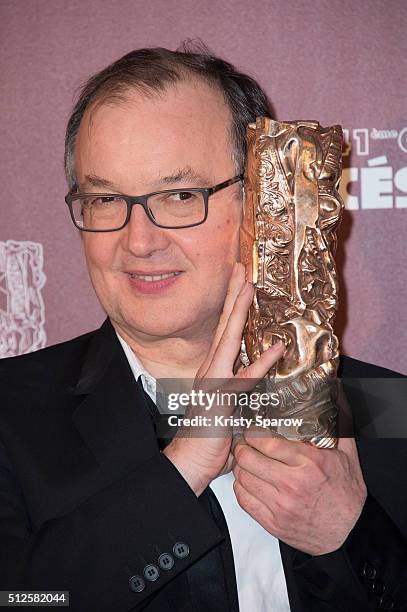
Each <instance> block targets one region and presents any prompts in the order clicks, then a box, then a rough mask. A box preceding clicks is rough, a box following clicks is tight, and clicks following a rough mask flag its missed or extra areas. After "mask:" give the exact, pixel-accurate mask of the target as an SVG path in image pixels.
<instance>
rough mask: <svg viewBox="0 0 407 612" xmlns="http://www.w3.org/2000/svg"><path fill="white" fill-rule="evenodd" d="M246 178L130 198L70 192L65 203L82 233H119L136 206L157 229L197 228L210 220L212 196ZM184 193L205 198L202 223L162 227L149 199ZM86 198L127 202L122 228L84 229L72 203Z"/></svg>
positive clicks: (117, 195)
mask: <svg viewBox="0 0 407 612" xmlns="http://www.w3.org/2000/svg"><path fill="white" fill-rule="evenodd" d="M243 178H244V174H238V175H236V176H234V177H233V178H231V179H229V180H227V181H223V182H222V183H218V184H217V185H214V186H213V187H191V188H188V187H186V188H184V189H165V190H164V191H153V192H152V193H146V194H145V195H140V196H128V195H123V194H120V193H72V192H69V193H68V194H67V195H66V196H65V202H66V204H67V205H68V208H69V212H70V214H71V219H72V221H73V224H74V225H75V227H77V228H78V229H79V230H80V231H81V232H118V231H120V230H121V229H123V228H124V227H125V226H126V225H127V224H128V222H129V221H130V216H131V211H132V209H133V206H135V205H136V204H140V206H142V207H143V208H144V211H145V213H146V215H147V217H148V218H149V219H150V221H151V222H152V223H153V224H154V225H156V226H157V227H161V228H163V229H183V228H186V227H195V226H196V225H201V224H202V223H205V221H206V219H207V218H208V200H209V196H211V195H212V194H214V193H216V192H217V191H220V190H221V189H225V187H229V185H233V184H234V183H237V182H238V181H243ZM180 192H181V193H182V192H186V193H190V192H191V193H197V192H198V193H202V194H203V197H204V205H205V216H204V218H203V219H202V221H198V222H197V223H192V224H188V225H174V226H168V225H160V224H159V223H157V222H156V221H155V220H154V219H153V216H152V214H151V211H150V209H149V208H148V206H147V200H148V198H150V197H151V196H154V195H160V194H162V193H180ZM85 197H104V198H113V197H115V198H121V199H122V200H125V202H126V204H127V215H126V219H125V221H124V223H123V224H122V225H121V226H120V227H116V228H115V229H103V230H95V229H86V228H84V227H80V226H79V225H78V224H77V222H76V221H75V217H74V214H73V209H72V202H73V201H74V200H77V199H78V198H85Z"/></svg>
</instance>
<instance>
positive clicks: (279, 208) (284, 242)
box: [241, 117, 343, 448]
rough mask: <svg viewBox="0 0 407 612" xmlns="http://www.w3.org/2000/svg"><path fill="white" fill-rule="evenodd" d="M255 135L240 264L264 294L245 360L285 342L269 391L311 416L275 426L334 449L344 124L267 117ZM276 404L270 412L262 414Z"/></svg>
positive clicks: (256, 305)
mask: <svg viewBox="0 0 407 612" xmlns="http://www.w3.org/2000/svg"><path fill="white" fill-rule="evenodd" d="M247 135H248V159H247V168H246V177H245V193H246V195H245V209H244V219H243V224H242V229H241V261H242V262H243V263H244V264H246V265H248V266H249V270H250V272H251V276H252V281H253V283H254V285H255V296H254V300H253V304H252V306H251V308H250V312H249V317H248V322H247V324H246V328H245V333H244V343H243V351H242V360H243V362H244V361H245V360H246V364H247V363H248V362H252V361H253V360H255V359H256V358H257V357H258V356H259V355H260V354H261V353H262V352H263V351H265V350H266V349H267V348H268V347H269V346H271V345H272V344H273V343H275V342H276V341H277V340H278V339H281V340H283V342H284V344H285V346H286V352H285V354H284V356H283V357H282V358H281V359H280V360H279V362H278V363H277V365H276V366H274V367H273V368H272V369H271V370H270V372H269V373H268V375H267V377H266V381H265V384H266V390H267V391H268V392H273V393H278V397H279V405H278V407H277V408H275V407H274V408H272V411H273V412H272V417H273V418H279V419H280V421H285V422H288V419H302V424H301V425H298V424H297V425H292V424H290V425H285V424H282V425H278V426H277V427H275V428H274V431H276V432H277V433H279V434H281V435H283V436H285V437H287V438H291V439H297V440H298V439H300V440H305V441H308V442H310V443H311V444H314V445H316V446H319V447H324V448H330V447H334V446H335V445H336V442H337V429H336V427H337V386H336V382H337V381H336V372H337V367H338V359H339V350H338V339H337V337H336V336H335V335H334V333H333V318H334V314H335V310H336V309H337V305H338V286H337V279H336V271H335V262H334V253H335V250H336V235H335V231H336V228H337V226H338V224H339V221H340V218H341V214H342V210H343V203H342V201H341V198H340V196H339V194H338V191H337V186H338V182H339V178H340V175H341V158H342V130H341V128H340V126H338V125H334V126H332V127H328V128H322V127H321V126H320V125H319V123H318V122H316V121H293V122H282V121H273V120H272V119H269V118H266V117H259V118H258V119H257V121H256V123H255V124H254V123H253V124H250V125H249V126H248V130H247ZM250 272H249V274H250ZM249 280H250V276H249ZM263 382H264V381H263ZM269 410H270V409H269V408H267V409H263V416H269V415H268V413H267V411H269ZM286 419H287V420H286ZM292 422H293V421H291V423H292ZM298 422H299V421H297V423H298Z"/></svg>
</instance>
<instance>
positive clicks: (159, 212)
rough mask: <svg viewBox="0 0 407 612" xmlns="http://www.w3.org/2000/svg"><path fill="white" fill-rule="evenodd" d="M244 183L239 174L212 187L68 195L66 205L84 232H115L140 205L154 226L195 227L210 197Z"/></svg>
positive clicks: (76, 223)
mask: <svg viewBox="0 0 407 612" xmlns="http://www.w3.org/2000/svg"><path fill="white" fill-rule="evenodd" d="M242 180H243V174H239V175H238V176H235V177H233V178H231V179H229V180H228V181H224V182H223V183H219V184H218V185H215V186H214V187H203V188H195V187H193V188H191V189H166V190H165V191H155V192H153V193H147V194H146V195H141V196H126V195H119V194H115V193H69V194H68V195H67V196H66V197H65V202H66V203H67V204H68V206H69V211H70V213H71V217H72V221H73V222H74V224H75V226H76V227H77V228H78V229H80V230H81V231H83V232H116V231H118V230H121V229H123V227H124V226H125V225H126V224H127V223H128V222H129V220H130V215H131V210H132V208H133V206H135V205H136V204H140V206H142V207H143V208H144V210H145V212H146V214H147V216H148V218H149V219H150V221H151V222H152V223H154V225H157V227H163V228H166V229H179V228H183V227H194V226H195V225H200V224H201V223H203V222H204V221H206V219H207V217H208V199H209V196H210V195H212V194H213V193H216V192H217V191H220V190H221V189H225V187H229V185H233V184H234V183H237V182H238V181H242Z"/></svg>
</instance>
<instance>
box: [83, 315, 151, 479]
mask: <svg viewBox="0 0 407 612" xmlns="http://www.w3.org/2000/svg"><path fill="white" fill-rule="evenodd" d="M74 395H75V396H78V400H79V404H78V405H77V407H76V409H75V410H74V412H73V415H72V420H73V424H74V426H75V428H76V429H77V430H78V432H79V433H80V435H81V436H82V438H83V440H84V442H85V443H86V445H87V446H88V448H89V449H90V451H91V452H92V454H93V456H94V457H95V459H96V461H97V463H98V464H99V467H101V468H102V470H103V472H104V473H105V475H106V476H107V477H108V478H109V480H110V479H116V478H117V477H120V476H124V475H125V474H126V473H129V472H130V471H132V470H135V469H136V468H137V466H138V465H140V464H141V463H144V462H145V461H147V460H148V459H149V458H152V457H153V456H154V455H155V454H156V453H158V452H159V447H158V442H157V439H156V436H155V432H154V426H153V422H152V419H151V416H150V412H149V409H148V406H147V403H146V399H145V394H144V391H143V389H142V388H141V386H140V385H139V384H138V383H137V381H136V380H135V379H134V376H133V373H132V371H131V368H130V366H129V363H128V361H127V358H126V356H125V354H124V352H123V349H122V347H121V346H120V342H119V340H118V338H117V335H116V332H115V330H114V328H113V326H112V324H111V323H110V320H109V319H106V321H105V322H104V323H103V325H102V327H101V328H100V329H99V330H97V331H96V332H95V333H94V335H93V336H92V338H91V340H90V344H89V346H88V348H87V350H86V352H85V356H84V359H83V362H82V367H81V369H80V375H79V378H78V382H77V384H76V386H75V388H74Z"/></svg>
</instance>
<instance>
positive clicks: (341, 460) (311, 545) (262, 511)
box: [233, 431, 367, 555]
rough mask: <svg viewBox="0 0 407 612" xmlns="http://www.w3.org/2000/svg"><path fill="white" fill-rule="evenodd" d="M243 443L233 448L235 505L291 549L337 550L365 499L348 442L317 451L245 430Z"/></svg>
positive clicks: (352, 445)
mask: <svg viewBox="0 0 407 612" xmlns="http://www.w3.org/2000/svg"><path fill="white" fill-rule="evenodd" d="M244 442H245V443H239V444H237V445H236V446H235V448H234V450H233V453H234V457H235V465H234V468H233V472H234V475H235V483H234V491H235V494H236V498H237V501H238V502H239V504H240V506H241V507H242V508H243V509H244V510H246V512H248V513H249V514H250V515H251V516H252V517H253V518H254V519H255V520H256V521H257V522H258V523H260V525H262V526H263V527H264V528H265V529H266V530H267V531H269V532H270V533H272V534H273V535H274V536H276V537H277V538H279V539H280V540H282V541H283V542H285V543H286V544H289V545H290V546H292V547H293V548H296V549H297V550H301V551H303V552H306V553H308V554H310V555H322V554H326V553H329V552H332V551H334V550H336V549H337V548H339V547H340V546H341V545H342V544H343V542H344V541H345V540H346V538H347V536H348V534H349V533H350V531H351V530H352V528H353V526H354V525H355V523H356V521H357V519H358V517H359V515H360V513H361V511H362V508H363V505H364V503H365V500H366V496H367V491H366V485H365V482H364V480H363V476H362V471H361V468H360V463H359V457H358V453H357V449H356V444H355V441H354V439H353V438H340V439H339V442H338V447H337V449H319V448H315V447H313V446H311V445H310V444H308V443H306V442H297V441H292V440H287V439H285V438H283V437H281V436H267V437H265V436H264V432H263V434H262V435H261V434H257V435H256V433H255V432H252V433H250V431H248V432H246V433H245V435H244Z"/></svg>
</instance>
